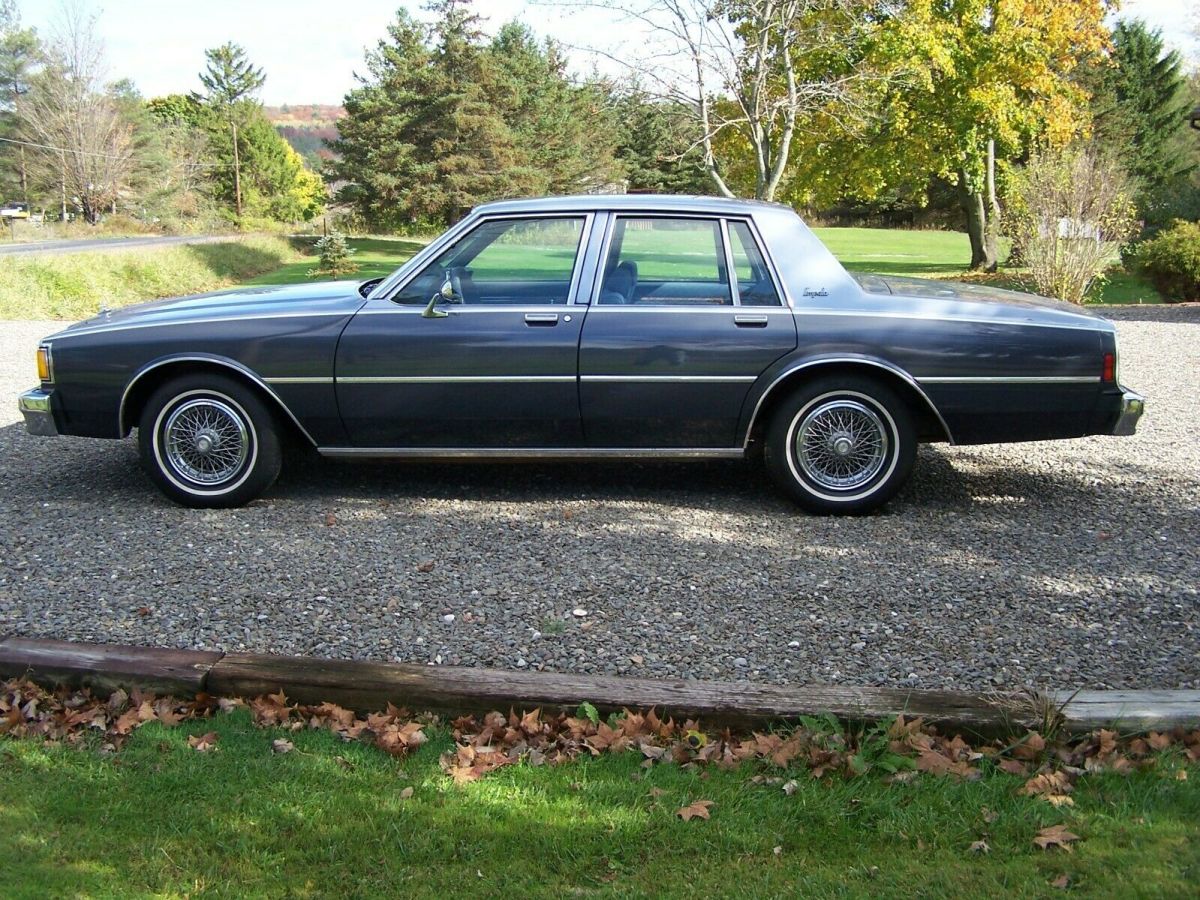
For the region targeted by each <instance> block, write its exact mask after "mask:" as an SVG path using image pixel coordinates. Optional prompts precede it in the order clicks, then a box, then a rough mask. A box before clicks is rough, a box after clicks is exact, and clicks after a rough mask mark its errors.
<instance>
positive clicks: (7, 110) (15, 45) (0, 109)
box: [0, 0, 42, 203]
mask: <svg viewBox="0 0 1200 900" xmlns="http://www.w3.org/2000/svg"><path fill="white" fill-rule="evenodd" d="M41 57H42V47H41V42H40V41H39V40H38V36H37V33H36V32H35V31H34V30H33V29H32V28H22V27H21V19H20V15H19V13H18V11H17V8H16V3H15V0H2V2H0V137H3V138H8V139H10V140H20V128H19V118H18V116H17V112H16V107H17V101H18V100H20V98H21V97H23V96H24V95H25V94H27V93H28V92H29V80H30V77H31V76H32V74H33V73H34V71H35V70H36V68H37V65H38V63H39V62H40V60H41ZM0 172H2V173H3V176H2V177H3V181H2V182H0V184H3V188H2V190H3V192H4V195H5V196H4V197H2V198H0V200H4V201H7V200H9V199H11V198H12V196H17V197H20V198H21V201H22V202H23V203H28V202H29V170H28V161H27V154H26V151H25V148H24V147H23V146H22V145H20V144H10V143H3V144H0ZM10 195H11V196H10Z"/></svg>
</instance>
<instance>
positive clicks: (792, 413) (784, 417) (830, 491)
mask: <svg viewBox="0 0 1200 900" xmlns="http://www.w3.org/2000/svg"><path fill="white" fill-rule="evenodd" d="M764 443H765V446H764V451H765V453H764V458H765V461H766V466H767V471H768V472H769V473H770V474H771V477H772V479H774V481H775V483H776V484H777V485H779V487H780V488H782V489H783V490H784V492H786V493H787V494H788V495H789V496H790V497H792V499H794V500H795V501H796V502H797V503H798V504H800V505H801V506H802V507H804V508H805V509H807V510H809V511H810V512H816V513H833V514H845V515H855V514H861V513H867V512H871V511H872V510H875V509H878V508H879V507H881V506H883V504H885V503H887V501H888V500H890V499H891V498H892V497H893V496H895V494H896V492H897V491H898V490H900V487H901V486H902V485H903V484H904V482H905V481H907V480H908V476H909V474H910V473H911V472H912V466H913V461H914V459H915V458H916V452H917V441H916V429H915V427H914V425H913V419H912V414H911V413H910V412H909V410H908V407H907V406H906V405H905V403H904V401H903V400H901V399H900V397H898V396H897V395H896V393H895V392H894V391H892V390H891V389H890V388H888V387H887V386H886V385H884V384H881V383H879V382H877V381H875V380H873V379H871V378H865V377H862V376H857V375H846V376H828V377H824V378H818V379H815V380H813V381H810V382H808V383H806V384H804V385H803V386H802V387H800V388H799V389H798V390H797V391H795V392H794V393H793V394H792V395H791V396H790V397H788V398H787V399H786V400H785V401H784V402H783V403H782V404H781V406H780V407H779V408H778V409H777V410H776V411H775V415H774V417H773V418H772V419H771V422H770V424H769V425H768V426H767V432H766V435H765V442H764Z"/></svg>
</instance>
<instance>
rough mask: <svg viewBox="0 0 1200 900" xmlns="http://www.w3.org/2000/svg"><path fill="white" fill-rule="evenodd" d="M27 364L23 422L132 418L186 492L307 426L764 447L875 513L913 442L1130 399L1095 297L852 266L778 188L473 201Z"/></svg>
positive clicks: (549, 443)
mask: <svg viewBox="0 0 1200 900" xmlns="http://www.w3.org/2000/svg"><path fill="white" fill-rule="evenodd" d="M881 239H886V237H885V236H884V235H883V234H881ZM38 366H39V374H40V378H41V385H40V387H38V388H37V389H35V390H32V391H29V392H27V393H25V394H23V395H22V396H21V398H20V407H21V410H22V412H23V413H24V415H25V419H26V422H27V426H28V429H29V430H30V431H31V432H32V433H34V434H43V435H55V434H71V435H84V436H89V437H103V438H121V437H124V436H125V435H127V434H129V432H130V430H131V429H133V428H137V430H138V442H139V446H140V450H141V456H142V459H143V462H144V464H145V468H146V470H147V472H148V473H149V474H150V477H151V478H152V479H153V480H154V482H155V483H156V484H157V485H158V486H159V487H160V488H161V489H162V490H163V492H164V493H166V494H167V495H168V496H169V497H171V498H172V499H174V500H176V501H178V502H180V503H183V504H186V505H189V506H198V507H218V506H237V505H239V504H242V503H245V502H247V501H249V500H251V499H253V498H255V497H257V496H259V495H260V494H261V493H262V492H263V491H265V490H267V488H269V487H270V486H271V484H272V483H273V482H274V480H275V478H276V476H277V475H278V473H279V468H280V460H281V443H282V442H283V441H285V440H297V441H301V442H305V443H308V444H311V445H312V446H313V447H315V448H316V449H317V450H318V451H319V452H320V453H321V454H323V455H325V456H329V457H398V458H406V459H438V460H461V459H498V458H502V459H510V458H520V459H563V458H571V459H575V458H579V459H614V458H621V459H628V458H634V459H713V458H740V457H743V456H746V455H747V454H750V453H754V452H756V451H761V452H762V453H763V455H764V457H765V461H766V466H767V469H768V471H769V472H770V474H771V476H772V477H773V478H774V480H775V481H776V482H777V483H778V485H779V487H780V488H781V489H782V490H783V491H784V492H786V493H787V494H788V495H790V496H791V497H792V498H794V499H795V500H796V502H797V503H799V504H800V505H801V506H803V507H804V508H806V509H809V510H812V511H815V512H824V513H862V512H866V511H868V510H872V509H875V508H877V507H879V506H880V505H881V504H883V503H885V502H886V501H887V500H888V499H889V498H890V497H892V496H893V495H894V494H895V493H896V491H897V490H898V489H899V488H900V486H901V485H902V484H903V483H904V481H905V479H907V478H908V475H909V472H910V471H911V469H912V466H913V461H914V458H915V455H916V446H917V444H918V443H919V442H921V441H949V442H952V443H960V444H973V443H987V442H999V441H1029V440H1044V439H1049V438H1071V437H1079V436H1082V435H1092V434H1115V435H1120V434H1132V433H1133V430H1134V427H1135V425H1136V423H1137V420H1138V417H1139V416H1140V415H1141V412H1142V408H1143V400H1142V398H1141V397H1139V396H1138V395H1136V394H1134V393H1132V392H1130V391H1127V390H1125V389H1124V388H1123V387H1122V386H1121V384H1120V380H1119V372H1118V359H1117V341H1116V333H1115V331H1114V328H1113V326H1112V325H1111V324H1110V323H1109V322H1107V321H1105V320H1103V319H1100V318H1097V317H1095V316H1092V315H1089V314H1087V313H1085V312H1083V311H1081V310H1079V309H1077V308H1075V307H1071V306H1068V305H1066V304H1063V303H1059V302H1056V301H1053V300H1046V299H1043V298H1039V297H1034V296H1030V295H1026V294H1018V293H1013V292H1008V291H999V290H992V289H986V288H980V287H973V286H968V285H962V284H952V283H946V282H926V281H918V280H915V279H900V278H891V277H887V278H882V277H877V276H854V275H851V274H849V273H847V272H846V270H845V269H843V268H842V266H841V265H840V264H839V263H838V262H837V260H835V259H834V258H833V256H832V255H830V253H829V251H828V250H826V249H825V247H824V246H823V245H822V244H821V243H820V242H819V241H818V240H817V239H816V237H815V236H814V235H813V234H812V232H811V231H809V230H808V228H807V227H805V225H804V223H803V222H802V221H801V220H800V218H799V217H798V216H797V215H796V214H795V213H794V212H793V211H792V210H790V209H788V208H786V207H783V206H776V205H772V204H764V203H752V202H746V201H735V200H722V199H713V198H702V197H655V196H588V197H560V198H548V199H541V200H520V201H511V202H503V203H492V204H488V205H486V206H481V207H479V208H478V209H476V210H474V211H473V212H472V213H471V214H470V215H469V216H467V217H466V218H465V219H464V220H463V221H461V222H460V223H458V224H457V225H455V226H454V227H452V228H451V229H450V230H449V231H447V232H446V233H445V234H443V235H442V236H441V237H440V238H438V239H437V240H435V241H433V242H432V243H431V244H429V245H428V247H426V248H425V249H424V250H423V251H422V252H421V253H419V254H417V256H415V257H414V258H413V259H412V260H411V261H409V262H408V263H406V264H405V265H403V266H401V267H400V268H399V269H398V270H396V272H394V273H393V274H392V275H390V276H389V277H387V278H385V279H381V280H375V281H369V282H366V283H363V284H358V283H351V282H335V283H319V284H310V285H303V286H296V287H265V288H248V289H240V290H233V291H225V292H221V293H216V294H207V295H203V296H198V297H186V298H183V299H177V300H163V301H158V302H154V303H147V304H144V305H140V306H135V307H129V308H126V309H122V310H119V311H115V312H104V313H102V314H101V315H99V316H97V317H95V318H93V319H89V320H87V321H86V322H81V323H79V324H77V325H73V326H71V327H70V328H67V329H66V330H65V331H62V332H60V333H58V334H55V335H52V336H51V337H49V338H46V340H45V341H43V342H42V345H41V347H40V348H39V350H38Z"/></svg>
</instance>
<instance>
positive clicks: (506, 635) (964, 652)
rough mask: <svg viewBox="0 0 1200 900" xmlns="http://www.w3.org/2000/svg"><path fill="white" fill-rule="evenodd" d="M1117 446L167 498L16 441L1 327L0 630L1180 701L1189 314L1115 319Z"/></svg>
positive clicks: (1187, 611) (571, 471)
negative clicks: (224, 507) (818, 488)
mask: <svg viewBox="0 0 1200 900" xmlns="http://www.w3.org/2000/svg"><path fill="white" fill-rule="evenodd" d="M1112 317H1113V318H1115V319H1117V320H1118V322H1119V328H1120V339H1121V349H1122V358H1121V364H1122V375H1123V380H1124V381H1125V382H1126V383H1127V384H1129V385H1130V386H1132V387H1134V388H1135V389H1137V390H1140V391H1142V392H1143V393H1145V394H1146V395H1147V396H1148V398H1149V412H1148V413H1147V416H1146V417H1145V418H1144V419H1143V421H1142V425H1141V428H1140V432H1139V434H1138V435H1137V436H1136V437H1134V438H1088V439H1084V440H1076V441H1061V442H1053V443H1040V444H1020V445H1011V446H992V447H961V448H951V447H944V446H938V447H933V448H922V451H921V454H920V458H919V459H918V463H917V469H916V472H915V474H914V477H913V479H912V481H911V482H910V484H909V485H908V487H907V488H906V489H905V490H904V492H903V493H902V494H901V495H900V497H899V498H898V499H897V500H895V501H893V502H892V503H891V504H890V506H889V507H888V509H887V511H886V512H885V513H884V514H881V515H876V516H872V517H869V518H862V519H824V518H815V517H811V516H807V515H804V514H801V513H799V512H797V511H796V510H795V509H793V508H792V507H790V506H789V505H787V504H786V503H785V502H783V501H782V500H781V499H779V498H778V497H777V496H776V495H775V493H774V492H773V490H772V489H771V488H770V487H769V485H768V484H767V482H766V478H765V475H762V474H760V473H758V472H756V471H754V470H753V469H752V468H751V467H750V466H748V465H747V464H742V463H721V464H704V465H695V466H688V465H656V466H650V465H646V466H630V465H615V464H612V465H610V464H604V465H566V464H564V465H553V466H551V465H541V466H516V465H514V466H446V467H432V466H413V465H402V464H392V465H384V464H334V463H325V462H321V461H310V462H304V461H301V462H300V463H299V464H297V465H293V466H292V467H291V468H290V470H288V471H286V472H285V474H284V476H283V478H282V479H281V480H280V482H279V483H278V485H277V486H276V487H275V488H274V489H273V490H272V492H271V493H270V495H269V496H268V497H267V498H266V499H265V500H263V501H259V502H257V503H255V504H254V505H252V506H250V507H247V508H245V509H240V510H232V511H220V512H192V511H188V510H184V509H181V508H179V507H176V506H173V505H171V504H170V503H169V502H168V501H166V500H165V499H164V498H162V497H161V496H160V495H159V494H158V492H157V491H155V490H154V489H153V488H152V487H151V486H150V484H149V482H148V481H147V480H146V479H145V478H144V477H143V475H142V474H141V472H140V470H139V468H138V463H137V457H136V450H135V445H134V443H133V441H132V440H129V441H125V442H122V443H116V442H110V441H92V440H84V439H78V438H60V439H57V440H45V439H39V438H33V437H29V436H27V435H26V434H25V433H24V429H23V427H22V426H20V425H19V424H17V420H18V416H17V413H16V411H15V400H14V396H15V394H16V393H17V392H18V391H19V390H21V389H23V388H26V387H29V386H30V385H32V383H33V382H34V376H33V348H34V346H35V344H36V341H37V339H38V338H39V337H41V336H43V335H45V334H47V333H49V332H51V331H54V330H57V329H58V325H56V324H54V323H28V322H25V323H0V397H3V398H4V399H3V401H2V403H0V485H2V490H3V494H2V499H0V513H2V517H0V551H2V553H3V564H2V566H0V633H5V632H14V633H21V634H28V635H34V636H44V637H59V638H75V639H79V640H94V641H121V642H126V643H147V644H163V645H170V646H178V647H210V648H219V649H225V650H256V651H273V652H281V653H301V654H318V655H324V656H337V657H355V658H374V659H388V660H399V661H404V662H418V663H425V662H427V663H430V664H446V665H473V666H499V667H505V668H530V669H542V668H544V669H548V670H558V671H562V670H570V671H574V672H597V673H599V672H607V673H622V674H630V675H643V676H684V677H693V678H717V677H720V678H739V679H751V680H759V681H776V682H792V683H806V682H843V683H856V684H893V685H895V684H908V685H913V686H916V687H926V688H930V687H958V688H968V689H970V688H982V687H994V686H1003V687H1016V686H1022V685H1035V686H1055V687H1064V688H1065V687H1073V686H1088V687H1161V688H1187V687H1191V688H1197V687H1200V611H1198V608H1197V588H1198V586H1200V550H1198V546H1200V411H1198V410H1200V405H1198V404H1200V401H1198V398H1200V308H1196V307H1190V308H1185V307H1176V308H1152V307H1151V308H1126V309H1121V310H1114V311H1113V313H1112Z"/></svg>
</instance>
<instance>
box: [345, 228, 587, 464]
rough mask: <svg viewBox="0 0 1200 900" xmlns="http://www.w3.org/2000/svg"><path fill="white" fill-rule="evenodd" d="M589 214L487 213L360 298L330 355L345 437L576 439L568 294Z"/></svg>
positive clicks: (381, 444)
mask: <svg viewBox="0 0 1200 900" xmlns="http://www.w3.org/2000/svg"><path fill="white" fill-rule="evenodd" d="M590 220H591V217H590V216H587V215H579V216H555V217H528V216H527V217H513V218H495V219H488V220H485V221H483V222H481V223H480V224H479V225H477V226H476V227H475V228H473V229H472V230H471V231H469V232H468V233H467V234H466V235H464V236H463V237H462V238H460V239H459V240H458V241H456V242H455V243H454V244H452V245H451V246H450V247H449V248H447V249H446V250H445V251H443V252H442V253H441V254H439V255H438V256H437V258H436V259H434V260H433V262H431V263H430V264H429V265H428V266H427V267H426V268H425V269H423V270H422V271H421V272H420V273H419V274H418V275H416V276H415V277H414V278H413V279H411V280H410V281H409V282H408V283H407V284H406V285H405V286H404V287H403V288H401V289H400V291H399V292H398V293H397V294H395V295H393V296H392V297H389V298H386V299H383V298H381V299H376V300H371V301H370V302H368V303H367V304H366V306H365V307H364V308H363V309H362V310H361V311H360V312H359V313H358V315H356V316H355V317H354V318H353V319H352V320H351V322H350V324H349V325H348V326H347V327H346V330H345V332H344V333H343V334H342V339H341V341H340V343H339V344H338V353H337V368H336V378H337V396H338V406H339V409H340V411H341V415H342V419H343V421H344V422H345V424H346V429H347V431H348V432H349V434H350V438H351V441H352V442H353V444H354V446H356V447H364V448H381V449H382V448H390V449H403V448H447V449H453V448H473V449H488V448H498V449H515V448H538V447H572V446H579V445H580V444H581V442H582V428H581V425H580V417H579V394H578V388H577V380H576V364H577V352H578V346H579V330H580V326H581V324H582V322H583V318H584V316H583V313H584V312H585V311H586V307H583V306H579V307H576V306H574V305H573V304H572V299H573V298H572V292H573V291H574V290H575V289H576V287H577V282H578V268H579V266H578V261H579V259H578V258H579V256H580V255H581V254H580V250H581V247H582V245H583V241H584V238H585V235H586V233H587V231H588V226H589V224H590ZM435 295H436V296H437V300H436V301H435V302H434V303H433V304H432V306H431V303H430V301H431V300H433V299H434V297H435ZM427 313H429V315H427Z"/></svg>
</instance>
